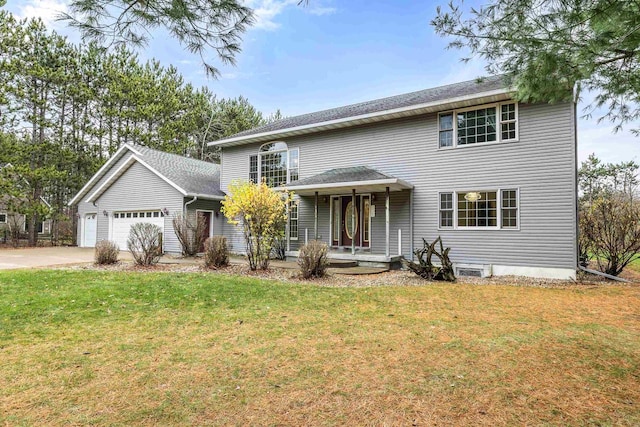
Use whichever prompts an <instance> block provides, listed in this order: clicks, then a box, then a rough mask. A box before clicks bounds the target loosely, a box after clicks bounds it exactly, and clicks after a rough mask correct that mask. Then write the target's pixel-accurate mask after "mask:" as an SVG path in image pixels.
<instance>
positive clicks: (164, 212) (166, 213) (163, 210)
mask: <svg viewBox="0 0 640 427" xmlns="http://www.w3.org/2000/svg"><path fill="white" fill-rule="evenodd" d="M162 213H163V214H165V216H166V215H169V209H167V208H162Z"/></svg>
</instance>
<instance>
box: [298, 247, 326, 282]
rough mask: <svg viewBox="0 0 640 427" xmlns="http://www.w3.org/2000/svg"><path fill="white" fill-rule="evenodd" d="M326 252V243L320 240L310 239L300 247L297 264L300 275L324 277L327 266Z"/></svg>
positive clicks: (306, 277)
mask: <svg viewBox="0 0 640 427" xmlns="http://www.w3.org/2000/svg"><path fill="white" fill-rule="evenodd" d="M328 252H329V250H328V248H327V244H326V243H324V242H321V241H320V240H311V241H310V242H309V243H307V244H306V245H304V246H303V247H302V248H300V255H299V257H298V265H299V266H300V272H301V273H302V277H304V278H305V279H308V278H310V277H324V275H325V274H326V272H327V267H328V266H329V259H328V258H327V254H328Z"/></svg>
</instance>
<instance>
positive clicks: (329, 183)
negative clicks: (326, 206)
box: [284, 166, 413, 195]
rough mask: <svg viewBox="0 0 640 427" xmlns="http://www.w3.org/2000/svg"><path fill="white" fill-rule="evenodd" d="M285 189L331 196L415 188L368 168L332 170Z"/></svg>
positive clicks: (295, 182) (288, 185)
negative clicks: (355, 190) (364, 190)
mask: <svg viewBox="0 0 640 427" xmlns="http://www.w3.org/2000/svg"><path fill="white" fill-rule="evenodd" d="M284 187H285V188H286V189H288V190H291V191H293V192H294V193H297V194H301V195H305V194H312V193H314V192H316V191H317V192H318V193H319V194H329V193H331V192H335V191H336V189H344V190H348V191H349V192H350V191H351V190H352V189H354V188H357V189H359V190H360V191H361V190H362V189H369V190H371V191H384V189H385V188H386V187H389V188H390V190H391V191H399V190H403V189H408V188H413V186H412V185H411V184H409V183H408V182H405V181H403V180H401V179H399V178H396V177H395V176H391V175H387V174H384V173H382V172H380V171H377V170H375V169H372V168H370V167H367V166H353V167H348V168H337V169H330V170H328V171H325V172H322V173H319V174H317V175H313V176H310V177H307V178H303V179H299V180H297V181H292V182H290V183H289V184H287V185H286V186H284Z"/></svg>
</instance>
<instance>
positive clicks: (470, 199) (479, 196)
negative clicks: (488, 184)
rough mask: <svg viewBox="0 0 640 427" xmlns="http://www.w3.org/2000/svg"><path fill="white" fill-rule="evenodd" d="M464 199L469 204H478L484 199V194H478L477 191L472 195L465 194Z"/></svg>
mask: <svg viewBox="0 0 640 427" xmlns="http://www.w3.org/2000/svg"><path fill="white" fill-rule="evenodd" d="M464 199H465V200H466V201H467V202H477V201H478V200H480V199H482V194H480V193H478V192H477V191H472V192H470V193H467V194H465V195H464Z"/></svg>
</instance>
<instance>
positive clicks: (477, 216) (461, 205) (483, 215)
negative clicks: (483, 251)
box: [457, 191, 498, 227]
mask: <svg viewBox="0 0 640 427" xmlns="http://www.w3.org/2000/svg"><path fill="white" fill-rule="evenodd" d="M469 193H477V194H478V195H479V198H478V199H477V200H475V201H470V200H467V198H465V196H466V195H467V194H468V193H458V201H457V202H458V227H496V226H497V225H498V207H497V192H496V191H473V192H469Z"/></svg>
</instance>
